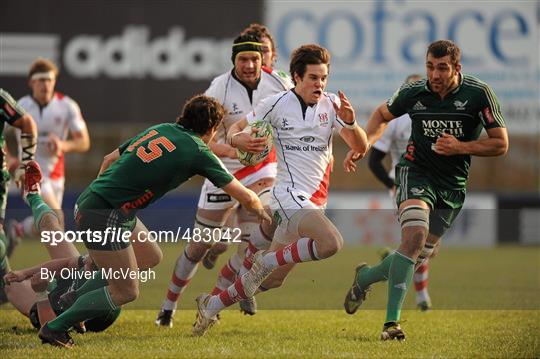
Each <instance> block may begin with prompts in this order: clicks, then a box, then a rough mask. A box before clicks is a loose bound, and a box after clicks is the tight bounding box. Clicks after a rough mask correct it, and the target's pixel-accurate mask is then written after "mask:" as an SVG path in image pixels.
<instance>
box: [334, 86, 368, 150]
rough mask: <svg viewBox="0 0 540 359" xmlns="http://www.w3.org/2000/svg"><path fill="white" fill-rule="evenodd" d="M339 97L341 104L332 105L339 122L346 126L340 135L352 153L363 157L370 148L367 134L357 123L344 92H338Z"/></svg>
mask: <svg viewBox="0 0 540 359" xmlns="http://www.w3.org/2000/svg"><path fill="white" fill-rule="evenodd" d="M338 95H339V103H337V102H335V101H332V105H333V106H334V110H335V111H336V114H337V116H338V118H339V120H340V121H342V122H343V124H344V127H343V128H342V129H341V130H340V131H339V135H340V136H341V138H343V140H344V141H345V143H346V144H347V146H349V148H350V149H351V151H354V152H356V153H358V154H360V155H361V156H362V157H363V156H364V155H365V154H366V152H367V150H368V148H369V146H368V142H367V137H366V133H365V132H364V130H363V129H362V128H360V126H358V124H357V123H356V114H355V112H354V108H353V106H352V104H351V103H350V102H349V99H348V98H347V96H345V94H344V93H343V92H342V91H338Z"/></svg>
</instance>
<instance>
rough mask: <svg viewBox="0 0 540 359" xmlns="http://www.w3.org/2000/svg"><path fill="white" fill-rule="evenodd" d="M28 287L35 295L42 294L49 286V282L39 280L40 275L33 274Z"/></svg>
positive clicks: (42, 279)
mask: <svg viewBox="0 0 540 359" xmlns="http://www.w3.org/2000/svg"><path fill="white" fill-rule="evenodd" d="M30 286H31V287H32V290H33V291H34V292H36V293H38V292H44V291H46V290H47V287H48V286H49V281H48V280H47V279H45V278H41V274H40V273H35V274H34V275H33V276H32V278H31V279H30Z"/></svg>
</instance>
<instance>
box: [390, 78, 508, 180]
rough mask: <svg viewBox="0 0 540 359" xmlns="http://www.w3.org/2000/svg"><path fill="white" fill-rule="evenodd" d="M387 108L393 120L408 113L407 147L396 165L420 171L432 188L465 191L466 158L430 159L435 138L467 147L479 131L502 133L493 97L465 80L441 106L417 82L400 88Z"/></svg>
mask: <svg viewBox="0 0 540 359" xmlns="http://www.w3.org/2000/svg"><path fill="white" fill-rule="evenodd" d="M387 104H388V109H389V110H390V112H391V113H392V114H393V115H394V116H396V117H399V116H401V115H403V114H405V113H408V114H409V116H410V117H411V120H412V121H411V123H412V131H411V137H410V139H409V144H408V146H407V149H406V151H405V152H404V153H403V155H402V156H401V159H400V162H399V165H400V166H409V167H414V168H418V169H420V170H422V171H423V172H424V173H425V174H426V176H428V177H429V178H430V179H431V181H432V182H433V184H434V185H437V186H440V187H441V188H445V189H451V190H459V189H463V188H464V187H465V185H466V182H467V178H468V176H469V167H470V163H471V156H470V155H456V156H442V155H438V154H437V153H435V151H434V150H433V149H432V145H433V144H435V142H436V141H437V137H438V136H439V134H440V133H441V132H446V133H448V134H451V135H453V136H454V137H456V138H457V139H458V140H460V141H473V140H476V139H478V137H479V136H480V133H481V132H482V128H485V129H491V128H496V127H505V124H504V119H503V116H502V114H501V109H500V106H499V102H498V100H497V97H496V96H495V93H494V92H493V91H492V90H491V88H490V87H489V86H488V85H487V84H486V83H484V82H482V81H480V80H479V79H477V78H476V77H473V76H469V75H461V76H460V83H459V85H458V87H457V88H455V89H454V90H453V91H452V92H450V93H448V94H447V95H446V97H445V98H444V99H442V100H441V98H440V96H439V95H438V94H436V93H434V92H432V91H431V89H430V87H429V83H428V82H427V80H426V79H423V80H420V81H416V82H413V83H410V84H404V85H403V86H401V88H400V89H399V90H398V91H397V92H396V93H395V94H394V95H393V97H392V98H390V99H389V100H388V102H387Z"/></svg>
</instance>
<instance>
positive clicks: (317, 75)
mask: <svg viewBox="0 0 540 359" xmlns="http://www.w3.org/2000/svg"><path fill="white" fill-rule="evenodd" d="M329 66H330V54H329V53H328V51H327V50H326V49H324V48H322V47H320V46H318V45H304V46H301V47H300V48H298V49H296V50H294V51H293V54H292V56H291V63H290V73H291V76H292V78H293V81H294V83H295V87H294V89H292V90H289V91H285V92H282V93H279V94H277V95H274V96H271V97H269V98H267V99H265V100H264V101H263V102H262V103H261V104H259V105H258V106H256V108H255V111H254V112H252V113H250V114H248V116H247V117H246V118H244V119H242V120H240V121H238V122H237V123H236V124H234V125H233V126H231V128H230V129H229V132H228V141H229V143H230V144H231V145H232V146H235V147H237V148H240V149H241V150H243V151H249V152H261V151H262V149H263V148H264V146H265V144H264V143H262V144H260V142H258V141H256V140H255V139H253V138H252V137H251V136H250V135H249V134H247V133H243V132H241V131H242V130H243V129H244V128H245V127H246V126H247V125H248V124H252V123H254V122H256V121H264V122H267V123H269V124H270V125H271V126H272V127H273V130H274V146H275V147H276V148H277V156H278V174H277V177H276V183H275V185H274V187H273V189H272V197H271V204H270V206H271V210H272V214H273V217H274V220H275V222H276V223H275V224H276V225H277V228H276V230H275V233H274V236H273V240H272V244H271V247H270V251H268V252H266V253H264V254H263V252H262V251H259V252H257V253H256V254H255V255H254V256H253V265H252V267H251V269H250V270H249V271H248V272H247V273H245V274H244V275H243V276H241V277H240V278H238V279H237V280H236V281H235V283H234V284H233V285H231V286H229V288H227V289H226V290H224V291H223V292H221V293H220V294H219V295H213V296H211V295H208V294H202V295H200V296H199V297H197V306H198V314H197V320H196V322H195V324H194V327H193V334H194V335H202V334H204V333H205V332H206V330H208V328H209V327H210V326H212V325H213V324H214V323H215V321H216V315H217V314H218V313H219V312H220V311H221V310H222V309H224V308H226V307H228V306H230V305H232V304H233V303H235V302H237V301H239V300H241V299H244V298H248V297H250V296H253V295H255V294H256V293H257V292H259V291H260V290H259V286H261V284H262V285H263V287H264V288H265V289H270V288H275V287H278V286H280V285H281V283H282V282H283V280H284V279H285V277H286V275H287V274H288V272H289V271H290V270H291V269H292V267H293V266H294V265H295V264H296V263H301V262H308V261H314V260H319V259H324V258H328V257H330V256H332V255H334V254H335V253H336V252H337V251H338V250H340V249H341V247H342V246H343V238H342V237H341V234H340V233H339V231H338V229H337V228H336V227H335V226H334V225H333V224H332V222H331V221H330V220H329V219H328V218H327V217H326V215H325V213H324V208H325V205H326V201H327V195H328V182H329V176H330V158H331V153H332V147H331V144H332V135H333V132H334V129H335V130H337V131H338V132H339V134H340V136H341V137H342V138H343V140H344V141H345V143H346V144H347V145H348V146H349V147H350V148H354V149H357V150H358V152H359V153H360V154H365V152H366V151H367V149H368V143H367V137H366V134H365V132H364V131H363V130H362V129H361V128H360V127H359V126H358V125H357V124H356V121H355V113H354V109H353V107H352V105H351V104H350V102H349V101H348V99H347V98H346V97H345V94H343V93H342V92H339V97H338V96H336V95H334V94H331V93H325V92H324V89H325V87H326V83H327V81H328V73H329ZM269 275H270V276H269ZM268 276H269V277H268ZM267 277H268V279H266V281H265V278H267Z"/></svg>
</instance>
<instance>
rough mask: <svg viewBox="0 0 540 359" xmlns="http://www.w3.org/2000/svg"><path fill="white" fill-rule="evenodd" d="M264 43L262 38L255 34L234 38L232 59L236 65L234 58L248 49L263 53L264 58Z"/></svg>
mask: <svg viewBox="0 0 540 359" xmlns="http://www.w3.org/2000/svg"><path fill="white" fill-rule="evenodd" d="M262 46H263V45H262V43H261V40H260V39H259V38H258V37H256V36H253V35H240V36H238V37H237V38H236V39H234V42H233V46H232V56H231V60H232V63H233V65H234V60H235V59H236V56H237V55H238V54H239V53H241V52H246V51H254V52H258V53H259V54H260V55H261V59H262V53H263V49H262Z"/></svg>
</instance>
